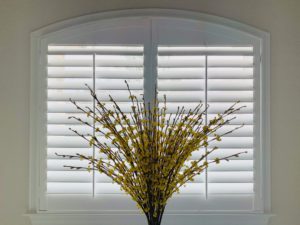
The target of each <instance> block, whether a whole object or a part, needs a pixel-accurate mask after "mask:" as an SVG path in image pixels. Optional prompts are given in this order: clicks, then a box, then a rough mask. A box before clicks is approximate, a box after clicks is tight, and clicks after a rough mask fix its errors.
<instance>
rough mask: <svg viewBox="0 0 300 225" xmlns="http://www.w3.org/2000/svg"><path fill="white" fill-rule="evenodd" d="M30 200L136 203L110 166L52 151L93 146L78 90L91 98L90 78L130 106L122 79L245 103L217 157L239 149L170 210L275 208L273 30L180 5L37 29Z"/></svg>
mask: <svg viewBox="0 0 300 225" xmlns="http://www.w3.org/2000/svg"><path fill="white" fill-rule="evenodd" d="M32 53H33V55H32V96H31V97H32V98H31V100H32V107H31V137H32V139H31V151H32V157H31V178H32V182H31V193H32V195H31V209H32V210H36V211H38V212H43V211H47V212H75V211H80V212H102V211H107V210H108V211H110V212H117V211H118V212H122V213H126V212H129V213H130V212H131V213H132V212H136V207H135V204H134V203H133V202H132V201H131V200H130V199H129V198H128V197H127V196H126V195H124V194H123V193H122V192H121V191H120V190H119V188H118V186H117V185H116V184H113V183H112V182H111V181H110V180H109V179H108V178H107V177H105V176H104V175H99V174H97V173H94V174H88V173H87V172H85V171H71V170H67V169H66V168H64V167H63V165H81V164H82V163H83V162H82V161H76V160H66V159H65V160H63V159H61V158H58V157H57V156H56V155H55V153H56V152H57V153H61V154H62V153H76V152H91V154H93V152H94V151H95V150H94V149H92V148H90V147H89V146H88V145H87V144H86V143H84V142H82V141H81V140H80V138H79V137H76V136H73V135H72V133H71V132H70V131H69V130H68V128H69V127H72V128H75V129H77V130H79V131H81V132H89V130H88V128H87V127H84V126H82V125H79V124H76V123H75V122H74V121H72V120H68V117H69V116H71V115H74V114H76V113H77V114H76V115H78V116H81V115H80V114H78V112H77V111H76V109H74V107H73V106H72V105H71V103H69V102H68V99H69V98H72V99H74V100H76V101H78V102H80V103H81V104H83V105H89V106H91V107H93V101H92V99H91V97H90V96H89V92H88V91H87V89H86V87H85V86H84V84H86V83H87V84H88V85H89V86H90V87H93V88H94V90H96V91H97V93H98V94H99V95H100V96H101V98H102V99H103V100H104V101H105V100H107V98H108V94H110V95H112V96H114V97H115V99H116V100H117V101H118V102H119V103H120V104H121V105H122V107H124V110H125V111H126V110H129V109H130V107H128V106H129V99H128V94H127V92H126V86H125V84H124V80H127V81H128V82H129V85H130V87H131V89H132V90H134V92H135V93H136V94H141V93H144V95H145V98H146V99H148V100H151V99H153V97H154V90H155V85H157V88H158V97H159V99H161V98H160V97H161V96H162V95H163V94H166V96H167V101H168V110H169V112H173V111H174V110H176V108H177V106H178V105H180V106H182V105H183V106H185V107H187V108H188V107H193V106H194V105H195V104H197V103H198V102H199V101H202V102H203V103H204V104H208V105H209V106H210V107H209V112H208V117H211V116H213V115H215V114H217V113H220V112H222V111H224V110H225V109H226V108H228V107H229V106H230V105H232V104H233V103H234V102H236V101H237V100H239V101H241V102H240V103H239V104H240V105H245V106H246V108H245V109H243V110H242V111H241V112H239V113H238V114H237V115H235V116H236V119H235V120H234V121H233V122H232V124H230V125H229V126H228V127H225V128H224V129H225V130H226V129H230V128H233V127H236V126H239V125H241V124H245V125H244V127H243V128H241V129H239V130H237V131H236V132H234V133H233V134H231V135H229V136H226V137H225V138H224V140H223V141H222V142H221V144H220V146H219V147H220V151H219V153H218V155H219V156H222V155H227V154H231V153H235V152H239V151H243V150H247V151H248V153H247V154H245V155H243V156H242V157H241V158H238V159H233V160H231V161H230V162H227V163H226V162H225V163H222V164H221V165H217V166H214V167H212V168H210V169H209V170H207V171H206V172H205V173H203V175H201V176H199V177H197V179H196V180H195V182H193V183H188V184H187V187H186V188H184V189H182V192H181V194H179V195H178V196H174V198H173V199H172V200H171V201H170V203H169V205H168V209H167V213H168V212H169V213H183V212H185V213H204V212H210V213H211V212H213V213H214V212H223V213H224V212H230V213H233V212H234V213H237V212H238V213H249V212H250V213H253V212H264V211H266V210H268V207H269V206H268V202H269V196H268V188H269V187H268V179H269V177H268V172H269V169H268V167H269V162H268V161H269V159H268V104H269V103H268V76H269V74H268V73H269V71H268V60H269V58H268V57H269V56H268V35H267V34H266V33H264V32H261V31H258V30H256V29H254V28H250V27H248V26H246V25H242V24H239V23H235V22H232V21H228V20H226V19H222V18H216V17H211V16H207V15H203V14H198V13H190V12H183V11H176V10H131V11H121V12H112V13H101V14H97V15H91V16H86V17H82V18H79V19H75V20H70V21H66V22H62V23H59V24H57V25H52V26H50V27H47V28H43V29H41V30H39V31H36V32H34V33H33V34H32Z"/></svg>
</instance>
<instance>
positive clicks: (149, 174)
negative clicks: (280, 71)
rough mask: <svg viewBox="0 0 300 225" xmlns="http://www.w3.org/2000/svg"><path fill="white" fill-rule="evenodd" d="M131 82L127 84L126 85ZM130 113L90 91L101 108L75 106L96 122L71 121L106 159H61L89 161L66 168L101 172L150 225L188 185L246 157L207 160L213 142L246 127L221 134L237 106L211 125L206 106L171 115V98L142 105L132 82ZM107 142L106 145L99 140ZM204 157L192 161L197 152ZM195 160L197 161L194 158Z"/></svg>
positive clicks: (214, 148) (79, 157)
mask: <svg viewBox="0 0 300 225" xmlns="http://www.w3.org/2000/svg"><path fill="white" fill-rule="evenodd" d="M125 82H126V81H125ZM126 85H127V87H128V91H129V94H130V95H129V99H130V101H131V109H132V110H130V112H128V113H125V112H123V111H122V110H121V108H120V106H119V105H118V103H117V102H116V101H115V100H114V99H113V98H112V97H111V96H109V97H110V103H111V104H110V106H107V105H106V104H105V103H103V102H101V101H100V100H99V98H98V97H97V95H96V93H95V92H94V91H93V90H92V89H91V88H89V87H88V88H89V90H90V93H91V95H92V97H93V99H94V102H95V109H94V110H93V109H91V108H89V107H86V108H83V107H81V106H80V105H78V104H77V103H76V102H75V101H72V100H71V102H72V103H73V104H74V105H75V107H76V108H77V109H78V110H79V111H80V112H83V113H85V114H86V116H87V117H90V118H92V119H93V121H94V122H93V123H90V122H87V121H83V120H82V119H80V118H77V117H70V118H71V119H75V120H77V121H79V122H80V123H81V124H83V125H87V126H89V127H91V128H92V129H93V134H87V135H83V134H80V133H79V132H77V131H76V130H73V129H71V128H70V130H72V131H73V132H74V133H75V134H76V135H78V136H80V137H82V138H83V139H85V140H86V141H87V142H88V143H89V145H90V146H94V147H95V149H96V150H97V151H99V153H100V154H99V155H105V158H101V157H96V156H88V155H83V154H76V155H60V154H57V155H58V156H61V157H64V158H78V159H81V160H87V161H88V166H87V167H75V166H65V167H68V168H70V169H76V170H81V169H84V170H88V171H91V170H96V171H99V172H100V173H103V174H105V175H107V176H108V177H110V178H111V179H112V181H113V182H115V183H117V184H119V185H120V187H121V189H122V190H124V191H125V192H126V193H127V194H129V195H130V196H131V197H132V199H133V200H134V201H135V202H136V203H137V206H138V207H139V208H140V209H141V210H142V211H143V213H144V214H145V215H146V217H147V221H148V224H149V225H160V224H161V220H162V216H163V213H164V210H165V207H166V205H167V201H168V199H170V198H171V197H172V195H173V194H174V193H175V192H179V191H180V188H181V187H182V186H183V185H184V184H186V183H187V182H188V181H193V179H194V177H195V176H197V175H199V174H201V173H202V172H204V171H205V169H206V168H208V167H209V166H210V165H211V164H218V163H220V162H221V161H223V160H226V161H228V160H229V159H230V158H231V157H238V156H239V155H240V154H242V153H246V152H240V153H237V154H234V155H228V156H226V157H223V158H215V159H213V160H208V159H207V157H208V156H209V155H210V154H211V153H213V152H215V151H217V150H218V148H217V147H211V146H210V147H209V148H207V147H208V146H209V144H210V142H212V141H221V140H222V137H223V136H225V135H227V134H229V133H232V132H234V131H235V130H236V129H239V128H240V127H241V126H240V127H236V128H234V129H232V130H230V131H227V132H225V133H222V134H220V132H219V129H220V128H222V127H223V126H224V125H228V124H229V123H230V121H231V120H233V119H235V117H232V116H230V115H231V114H234V113H236V112H237V111H239V110H241V109H242V108H243V106H242V107H236V103H235V104H234V105H232V106H231V107H230V108H228V109H227V110H226V111H224V113H222V114H217V115H216V116H215V117H214V118H213V119H211V120H208V121H207V123H206V124H205V117H206V116H207V110H208V107H207V106H204V105H203V104H201V103H200V104H199V105H197V106H196V107H195V108H194V109H190V110H186V109H185V108H184V107H178V108H177V111H176V113H173V114H172V113H170V114H168V113H167V112H168V111H167V106H166V97H164V103H163V107H159V106H158V100H157V98H156V99H155V100H154V102H153V103H151V104H150V103H146V102H145V100H144V98H142V99H143V101H139V100H138V98H137V96H135V95H132V92H131V91H130V88H129V86H128V83H127V82H126ZM101 136H102V137H105V140H106V141H103V140H100V138H99V137H101ZM200 148H203V149H205V150H202V151H203V153H202V155H201V156H200V157H199V158H197V159H194V160H192V158H191V156H192V154H193V153H195V152H196V151H200ZM193 158H194V157H193Z"/></svg>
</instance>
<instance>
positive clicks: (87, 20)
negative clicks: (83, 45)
mask: <svg viewBox="0 0 300 225" xmlns="http://www.w3.org/2000/svg"><path fill="white" fill-rule="evenodd" d="M130 17H168V18H181V19H187V20H194V21H202V22H205V23H207V24H214V25H217V26H221V27H225V28H228V29H229V30H230V29H231V30H232V31H238V32H243V33H244V34H246V35H249V37H251V38H253V37H255V38H256V39H257V41H258V42H259V46H260V48H261V49H260V65H261V66H260V77H259V80H258V79H256V81H254V82H257V83H255V84H254V86H255V87H256V89H255V91H256V96H255V97H256V98H258V99H259V107H258V108H259V109H257V110H258V111H256V112H255V113H256V114H257V115H259V120H260V123H259V126H260V127H259V134H260V137H259V140H260V143H259V145H260V146H259V148H258V149H260V152H259V154H257V155H256V156H255V172H256V178H257V179H256V182H258V185H256V186H257V187H258V188H259V191H258V193H259V195H257V197H256V200H255V203H256V205H255V211H251V212H238V211H236V212H233V211H230V212H214V211H212V212H209V213H205V214H203V213H201V212H197V211H187V212H174V213H172V212H170V213H168V214H166V215H165V216H164V222H163V223H164V224H169V223H170V224H173V225H177V224H178V225H179V224H183V223H187V222H188V223H189V224H203V225H204V224H205V225H209V224H224V225H227V224H228V225H231V224H245V225H249V224H251V225H255V224H257V225H261V224H267V223H268V220H269V217H270V216H271V214H270V133H269V130H270V121H269V118H270V116H269V115H270V84H269V83H270V41H269V40H270V36H269V34H268V33H266V32H264V31H261V30H258V29H256V28H253V27H251V26H248V25H245V24H241V23H238V22H235V21H232V20H228V19H225V18H220V17H216V16H211V15H206V14H202V13H196V12H190V11H183V10H168V9H137V10H122V11H112V12H104V13H98V14H92V15H88V16H83V17H79V18H75V19H71V20H67V21H63V22H60V23H57V24H53V25H50V26H47V27H44V28H42V29H39V30H37V31H35V32H33V33H32V35H31V99H30V100H31V101H30V109H31V112H30V193H29V211H28V215H30V218H31V220H32V223H33V224H72V225H74V224H75V225H76V224H78V225H79V224H99V221H100V220H101V221H103V224H114V225H118V224H124V223H123V222H124V220H125V221H126V223H127V222H128V224H129V223H130V224H132V225H134V224H141V223H143V222H144V219H143V215H139V214H133V213H126V212H121V213H120V212H105V211H103V212H95V213H92V212H90V213H91V214H90V215H88V214H86V213H85V214H72V213H67V214H66V212H64V213H54V212H52V213H48V212H46V211H43V209H42V208H40V207H39V206H40V205H43V204H45V203H44V202H41V201H43V200H42V198H40V194H41V190H40V189H41V188H40V182H41V174H40V172H41V171H42V170H43V169H45V168H42V167H43V166H45V165H43V164H42V163H40V160H41V159H43V157H44V156H43V155H42V154H41V151H40V149H43V148H45V146H43V143H45V140H44V139H45V138H46V135H45V134H46V130H45V126H43V124H45V120H46V118H44V115H45V114H44V112H45V111H44V110H45V107H46V105H45V104H46V101H45V90H47V87H46V84H47V82H46V76H44V77H43V76H41V74H46V71H45V68H46V67H45V65H46V62H45V58H42V57H40V56H41V55H46V52H45V48H44V46H47V43H49V40H51V38H55V37H56V36H57V35H58V36H59V35H60V33H61V32H62V30H63V32H70V33H72V30H74V28H76V29H78V28H80V27H82V28H83V26H84V25H86V24H89V25H90V24H96V23H99V21H109V20H114V19H116V18H118V19H119V18H130ZM108 24H109V22H108ZM43 138H44V139H43ZM112 215H113V216H112ZM200 221H201V222H200ZM101 224H102V223H101Z"/></svg>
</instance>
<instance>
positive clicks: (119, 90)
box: [47, 46, 144, 195]
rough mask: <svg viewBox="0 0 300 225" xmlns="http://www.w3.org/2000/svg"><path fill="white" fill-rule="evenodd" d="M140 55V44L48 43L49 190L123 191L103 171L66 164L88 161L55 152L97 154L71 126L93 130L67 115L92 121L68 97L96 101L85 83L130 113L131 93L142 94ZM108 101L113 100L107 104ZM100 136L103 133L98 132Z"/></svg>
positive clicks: (85, 102) (88, 102)
mask: <svg viewBox="0 0 300 225" xmlns="http://www.w3.org/2000/svg"><path fill="white" fill-rule="evenodd" d="M143 65H144V56H143V47H141V46H49V47H48V102H47V105H48V107H47V108H48V111H47V112H48V113H47V114H48V117H47V119H48V123H47V193H48V194H50V195H51V194H88V195H96V194H111V193H121V191H120V188H119V187H118V185H116V184H113V183H112V181H111V180H110V179H109V178H108V177H107V176H105V175H103V174H99V173H94V174H93V173H88V172H86V171H80V170H78V171H77V170H70V169H68V168H65V167H64V165H68V166H83V167H85V166H87V164H86V162H84V161H80V160H72V159H63V158H61V157H58V156H56V154H55V153H58V154H76V153H83V154H87V155H91V156H92V155H93V154H95V155H97V154H98V153H97V149H93V148H90V147H89V145H88V143H87V142H86V141H85V140H83V139H82V138H80V137H78V136H76V135H75V134H74V133H73V132H72V131H70V130H69V128H72V129H75V130H77V131H78V132H79V133H82V134H84V135H87V134H93V129H91V128H89V127H87V126H84V125H82V124H80V123H78V122H77V121H76V120H72V119H68V117H70V116H76V117H79V118H81V119H83V120H87V121H88V122H90V123H91V124H93V121H92V120H91V119H90V118H87V117H86V115H84V114H82V113H79V112H78V110H77V109H76V108H75V107H74V105H73V104H71V103H70V102H69V99H70V98H71V99H73V100H75V101H77V102H78V103H79V104H80V105H81V106H83V107H84V106H88V107H91V108H93V107H94V103H93V100H92V98H91V96H90V93H89V91H88V90H87V88H86V86H85V84H87V85H89V86H90V87H91V88H94V89H95V91H96V93H97V94H98V96H99V98H100V100H101V101H104V102H106V101H108V100H109V95H111V96H112V97H113V98H114V99H115V100H116V101H117V102H118V104H120V105H121V108H122V109H123V110H124V111H126V112H130V110H131V107H130V106H131V105H130V103H129V94H128V91H127V86H126V84H125V82H124V80H127V81H128V83H129V85H130V88H131V89H132V90H133V91H132V92H133V93H134V94H135V95H137V96H141V94H143V86H144V84H143V77H144V66H143ZM107 106H111V107H112V105H111V103H109V102H108V103H107ZM99 138H100V139H101V140H102V139H103V140H104V139H105V138H104V136H101V137H99Z"/></svg>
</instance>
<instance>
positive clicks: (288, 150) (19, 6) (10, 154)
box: [0, 0, 300, 225]
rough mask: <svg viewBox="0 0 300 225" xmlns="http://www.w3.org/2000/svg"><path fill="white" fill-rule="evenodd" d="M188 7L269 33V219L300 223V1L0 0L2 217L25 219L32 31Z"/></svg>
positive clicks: (4, 224) (18, 224)
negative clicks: (109, 14)
mask: <svg viewBox="0 0 300 225" xmlns="http://www.w3.org/2000/svg"><path fill="white" fill-rule="evenodd" d="M147 7H151V8H153V7H161V8H178V9H189V10H195V11H199V12H204V13H209V14H213V15H217V16H223V17H227V18H230V19H233V20H237V21H239V22H242V23H246V24H249V25H251V26H254V27H257V28H259V29H262V30H265V31H268V32H270V33H271V51H272V52H271V112H272V113H271V128H272V130H271V138H272V140H271V145H272V146H271V147H272V159H271V161H272V212H273V213H275V214H277V216H276V217H274V218H273V219H272V222H271V224H272V225H299V224H300V218H299V215H298V214H299V213H300V194H299V193H300V129H299V128H300V25H299V23H300V0H147V1H146V0H51V1H50V0H31V1H30V0H0V153H1V155H0V224H1V225H28V224H29V220H28V218H26V217H23V216H22V214H23V213H25V212H26V208H27V204H28V159H29V91H30V86H29V80H30V79H29V70H30V60H29V56H30V45H29V43H30V42H29V41H30V32H31V31H33V30H36V29H38V28H40V27H43V26H46V25H49V24H51V23H55V22H58V21H61V20H65V19H68V18H72V17H77V16H80V15H85V14H89V13H94V12H100V11H105V10H112V9H128V8H147Z"/></svg>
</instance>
